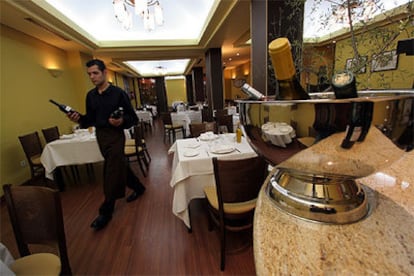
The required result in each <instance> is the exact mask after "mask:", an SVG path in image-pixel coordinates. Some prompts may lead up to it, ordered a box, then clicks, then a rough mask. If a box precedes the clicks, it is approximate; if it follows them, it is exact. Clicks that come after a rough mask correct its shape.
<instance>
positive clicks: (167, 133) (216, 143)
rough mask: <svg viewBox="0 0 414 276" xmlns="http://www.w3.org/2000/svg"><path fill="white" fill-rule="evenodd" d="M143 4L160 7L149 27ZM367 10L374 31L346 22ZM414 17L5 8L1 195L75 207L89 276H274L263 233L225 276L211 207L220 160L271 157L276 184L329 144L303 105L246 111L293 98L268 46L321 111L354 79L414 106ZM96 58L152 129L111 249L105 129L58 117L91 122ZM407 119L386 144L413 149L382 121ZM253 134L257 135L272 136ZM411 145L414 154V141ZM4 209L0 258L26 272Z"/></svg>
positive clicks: (69, 214) (242, 244)
mask: <svg viewBox="0 0 414 276" xmlns="http://www.w3.org/2000/svg"><path fill="white" fill-rule="evenodd" d="M104 2H105V3H104ZM106 2H107V3H106ZM350 2H351V3H350ZM365 2H366V3H365ZM390 2H393V3H392V5H391V3H390ZM139 3H146V5H148V6H147V8H146V9H143V10H142V11H139V12H138V13H137V14H135V12H136V11H137V10H136V9H137V6H138V4H139ZM338 3H339V4H338ZM367 3H369V4H370V5H371V6H369V5H368V4H367ZM351 4H352V5H351ZM365 5H367V6H365ZM351 8H352V9H355V16H360V17H361V18H362V19H361V18H360V19H358V20H359V21H357V20H356V19H354V20H355V21H354V22H349V21H347V20H344V16H345V17H346V15H345V13H344V12H345V11H348V10H349V11H350V10H351ZM134 9H135V11H134ZM282 11H284V12H282ZM320 11H323V12H320ZM288 14H289V15H290V16H288ZM292 15H293V16H292ZM333 15H335V16H333ZM413 15H414V3H413V2H412V1H410V0H399V1H380V0H370V1H349V0H344V1H330V0H326V1H317V0H307V1H302V0H292V1H271V0H266V1H261V0H259V1H256V0H251V1H250V0H249V1H248V0H225V1H223V0H200V1H199V0H197V1H192V0H182V1H167V0H158V1H152V0H148V1H139V0H135V1H133V0H115V1H110V0H105V1H102V0H99V1H98V0H93V1H92V0H88V1H81V0H77V1H58V0H43V1H36V0H26V1H21V0H4V1H0V38H1V39H0V51H1V52H0V53H1V61H0V66H1V72H0V80H1V81H0V93H1V94H0V98H1V103H0V105H1V110H0V118H1V132H0V137H1V148H0V158H1V162H0V169H1V174H0V182H1V185H2V186H3V185H5V184H12V185H22V186H24V185H34V186H36V185H44V186H48V187H51V188H53V189H57V190H59V191H60V197H61V202H62V209H63V220H64V224H65V233H66V243H67V247H68V254H69V261H70V265H71V269H72V273H73V274H74V275H120V274H122V275H138V274H142V275H160V274H167V275H171V274H174V275H177V274H178V275H184V274H185V275H193V274H208V275H216V274H224V275H235V274H236V275H255V274H263V273H262V272H263V271H267V272H269V271H268V270H262V269H258V267H257V266H258V263H259V264H260V265H262V264H263V262H262V258H263V256H261V255H260V259H259V260H258V259H257V258H258V257H257V255H255V253H256V250H258V249H257V248H255V247H254V236H253V231H254V229H253V217H251V218H250V219H251V223H250V224H249V225H250V226H251V227H249V228H248V229H247V230H246V231H245V232H243V233H238V232H236V233H232V232H231V231H228V232H226V233H227V234H226V235H227V241H226V242H225V243H226V247H229V249H228V251H229V252H226V254H225V257H226V261H225V269H224V261H221V260H220V252H221V250H222V248H223V240H222V239H220V236H219V233H220V231H219V229H220V228H215V230H216V231H211V229H210V226H211V225H210V224H211V221H210V220H209V219H210V217H209V211H208V206H209V204H208V203H207V202H206V192H205V187H206V186H208V185H211V184H213V186H214V183H215V182H217V180H216V179H215V175H216V171H215V170H214V167H213V159H214V158H216V157H218V158H219V159H223V160H226V159H228V160H231V159H248V158H253V157H257V156H259V157H260V158H263V159H265V160H266V162H267V165H269V166H268V167H267V169H268V171H267V172H268V173H269V172H270V171H271V170H272V169H273V168H274V166H276V165H277V164H279V163H282V162H284V161H286V160H287V159H288V158H290V157H291V156H293V155H294V154H296V153H298V152H301V151H304V150H306V149H308V148H310V147H311V146H312V145H314V144H315V143H316V142H317V141H318V139H319V138H320V137H319V136H318V135H317V132H318V129H315V128H313V127H314V125H312V123H313V121H312V120H313V119H314V118H316V117H317V116H316V115H315V114H314V113H312V111H311V110H305V111H306V112H305V113H304V114H305V115H304V116H301V117H300V118H298V117H295V115H292V114H299V112H302V111H303V110H298V109H297V108H298V107H303V105H298V106H296V105H293V106H292V105H286V106H283V107H281V108H280V109H277V110H273V109H272V108H271V107H267V106H256V105H255V104H251V105H247V106H248V107H246V105H245V104H240V103H242V102H248V101H250V100H252V98H250V96H249V95H247V94H246V93H244V92H243V91H242V89H241V88H240V86H241V84H244V83H247V84H250V85H251V86H252V87H254V88H255V89H257V90H258V91H260V92H261V93H262V94H263V95H264V96H265V97H266V98H267V99H273V98H274V97H275V96H276V95H277V94H278V92H279V86H278V82H277V78H276V77H277V76H276V73H275V69H274V67H273V66H272V63H271V58H270V57H269V53H268V44H269V43H270V42H271V41H273V40H274V39H276V38H279V37H288V38H289V40H290V44H291V47H292V48H291V49H292V55H293V60H294V65H295V74H296V76H297V78H298V80H299V81H300V85H301V86H302V87H303V88H304V90H305V91H306V93H307V94H309V95H311V96H312V95H315V97H319V95H320V93H322V94H323V93H331V92H332V91H333V90H332V81H331V80H332V78H333V77H334V75H335V74H336V73H337V72H342V71H344V70H348V71H353V73H354V76H355V78H356V84H355V85H356V89H357V90H358V91H386V90H404V91H412V90H413V88H414V67H413V64H414V57H413V56H414V54H413V48H414V46H413V35H412V34H413V32H414V27H413V26H414V25H413V24H412V22H413ZM152 16H153V17H154V19H151V20H154V22H152V21H149V18H150V17H152ZM341 16H342V17H341ZM353 16H354V15H353ZM104 22H105V24H104ZM106 24H108V25H106ZM316 24H320V25H316ZM92 58H98V59H101V60H103V61H104V62H105V63H106V65H107V69H108V70H107V77H108V80H109V81H110V82H111V83H112V84H114V85H116V86H119V87H121V88H122V89H123V90H124V91H125V92H126V93H127V94H128V97H129V99H130V101H131V105H132V106H133V108H134V110H135V112H136V115H137V117H138V119H139V124H138V125H137V126H136V128H131V129H129V130H126V131H125V135H126V138H127V142H126V146H125V153H126V152H127V150H128V151H129V152H128V154H127V153H126V156H128V160H129V165H130V166H131V168H132V169H133V171H134V173H135V175H136V176H137V177H138V178H139V179H140V180H141V182H142V183H143V184H144V186H145V187H146V191H145V193H144V194H143V195H142V196H140V197H139V198H138V200H137V201H136V202H134V203H131V204H126V202H125V200H120V201H117V209H120V211H117V210H116V211H115V212H118V213H117V215H116V216H114V218H113V221H112V222H111V223H110V224H109V225H108V226H107V227H106V228H105V229H104V230H103V231H101V232H99V233H98V232H97V233H95V232H93V231H92V230H91V229H90V227H89V225H90V222H91V221H92V220H93V217H94V215H95V212H96V207H97V206H98V205H99V204H100V202H101V200H102V191H101V190H102V181H103V179H102V174H103V157H102V155H101V154H100V151H99V148H98V145H97V143H96V136H95V134H94V133H95V132H94V131H95V129H94V128H89V129H79V126H77V125H76V124H74V123H73V122H71V121H69V120H68V119H67V117H66V115H65V114H64V113H62V112H59V110H58V109H57V108H56V106H54V105H52V104H51V103H50V102H48V101H49V99H53V100H56V101H57V102H59V103H63V104H66V105H68V106H71V107H72V108H73V109H74V110H77V111H79V112H80V113H84V112H85V96H86V93H87V91H88V90H90V89H91V88H92V87H91V84H90V80H89V77H88V75H87V74H86V73H85V71H86V70H85V63H86V62H87V61H88V60H90V59H92ZM242 106H243V107H242ZM404 108H405V109H404ZM404 108H403V109H404V111H402V113H403V114H402V115H401V116H400V117H398V116H399V115H395V116H394V117H392V119H393V120H394V119H396V117H398V118H401V120H402V121H404V126H405V124H406V123H407V124H408V123H409V122H410V121H412V118H409V116H410V115H409V114H412V113H410V112H412V111H411V109H410V108H409V107H404ZM305 109H306V108H305ZM413 109H414V108H413ZM324 111H326V112H327V113H323V112H324ZM393 111H394V109H392V110H390V109H389V108H387V109H384V110H382V113H378V112H377V113H376V114H375V116H374V119H373V121H374V122H376V123H377V122H378V124H377V125H378V128H379V129H382V131H383V133H387V132H390V133H391V132H393V133H395V132H396V131H398V134H401V132H402V131H403V130H402V129H403V126H402V124H401V126H399V127H395V126H393V128H391V127H390V126H389V124H387V121H386V120H382V116H391V115H389V114H391V113H392V112H393ZM295 112H296V113H295ZM329 112H332V111H331V110H329V111H327V110H322V111H321V113H318V114H319V115H320V116H321V117H320V118H318V119H319V120H321V122H322V123H323V122H324V121H323V119H322V117H323V115H324V114H329V116H330V115H331V113H329ZM395 112H397V111H395ZM247 114H248V115H247ZM264 114H266V115H264ZM301 114H302V113H301ZM384 114H386V115H384ZM395 114H396V113H395ZM327 116H328V115H327ZM165 118H167V119H165ZM258 118H260V120H263V121H260V120H259V119H258ZM275 118H277V120H275ZM407 118H408V119H407ZM315 120H316V119H315ZM327 120H328V119H327ZM259 121H260V122H259ZM276 121H277V122H276ZM244 123H246V124H251V125H254V124H256V125H254V126H253V128H255V131H257V133H253V134H252V132H251V129H249V128H246V129H245V128H244V126H243V124H244ZM325 123H331V122H325ZM304 126H306V127H304ZM52 127H54V128H57V129H58V136H57V139H56V137H55V138H54V139H52V140H47V139H46V137H45V136H44V135H42V130H45V129H48V128H52ZM197 128H198V129H197ZM240 128H241V129H242V130H243V131H242V132H243V134H242V138H241V139H240V141H237V140H238V139H237V135H236V133H237V131H238V130H240ZM256 128H257V129H256ZM240 131H241V130H240ZM26 134H33V135H34V136H36V135H37V137H38V142H39V143H40V144H39V145H38V148H37V149H36V152H35V153H33V149H24V146H23V144H22V143H21V141H20V140H19V137H22V136H24V135H26ZM138 135H139V136H138ZM255 135H256V136H255ZM136 137H139V138H136ZM255 138H257V139H256V140H255ZM252 139H253V142H252ZM405 139H406V140H405V141H404V142H401V143H402V144H404V146H405V147H406V149H407V151H408V149H409V148H410V147H412V146H413V141H412V140H413V138H405ZM407 139H408V142H407ZM410 139H411V140H410ZM395 140H396V139H395ZM263 141H264V142H263ZM262 142H263V145H262V144H260V143H262ZM397 142H398V141H395V143H396V144H397ZM410 143H411V144H410ZM400 145H401V144H400ZM263 149H265V150H263ZM266 149H269V150H266ZM274 149H276V151H277V152H280V153H278V157H277V158H273V156H274V155H273V154H274V152H276V151H274ZM280 149H282V151H279V150H280ZM263 152H265V154H263ZM266 153H267V154H266ZM270 155H272V156H271V157H270V158H269V156H270ZM34 163H35V164H34ZM34 170H36V171H34ZM39 170H40V172H39ZM0 196H1V197H2V200H1V231H0V242H1V243H2V244H4V245H5V246H6V247H7V248H8V249H9V250H10V252H11V253H12V255H13V256H14V257H15V258H17V257H19V250H18V247H17V244H16V242H15V237H14V233H13V227H12V224H11V221H10V220H9V216H8V213H7V206H6V204H5V202H4V200H3V198H4V192H3V189H1V190H0ZM223 208H224V209H226V207H223ZM227 208H228V207H227ZM217 210H218V207H217ZM217 212H218V211H217ZM219 225H220V224H219ZM34 227H35V226H34ZM246 244H247V246H246ZM233 247H234V248H233ZM410 247H411V248H412V244H410ZM240 248H242V250H239V249H240ZM222 254H223V253H222ZM275 262H277V260H275ZM273 265H274V266H277V265H276V264H272V265H271V266H273ZM402 267H404V265H402ZM404 269H405V267H404ZM306 271H308V272H309V271H311V272H315V271H319V270H306ZM362 271H364V270H362ZM403 271H405V270H403ZM279 272H280V271H279ZM319 272H320V271H319ZM359 272H361V271H359ZM364 272H366V270H365V271H364Z"/></svg>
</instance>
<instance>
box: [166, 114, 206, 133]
mask: <svg viewBox="0 0 414 276" xmlns="http://www.w3.org/2000/svg"><path fill="white" fill-rule="evenodd" d="M171 121H172V123H173V124H182V125H183V126H184V128H185V133H186V136H189V135H190V124H192V123H201V122H202V121H203V117H202V115H201V110H198V111H196V110H186V111H180V112H171ZM182 138H184V137H182Z"/></svg>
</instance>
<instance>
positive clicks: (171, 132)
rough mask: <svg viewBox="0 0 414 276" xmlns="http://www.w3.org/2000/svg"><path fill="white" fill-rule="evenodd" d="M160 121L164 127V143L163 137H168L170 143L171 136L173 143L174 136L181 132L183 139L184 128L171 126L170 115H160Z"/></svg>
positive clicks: (175, 125) (176, 125)
mask: <svg viewBox="0 0 414 276" xmlns="http://www.w3.org/2000/svg"><path fill="white" fill-rule="evenodd" d="M160 116H161V120H162V123H163V126H164V143H165V137H167V136H168V141H169V142H171V136H172V137H173V142H174V141H175V135H176V132H177V131H181V132H182V134H183V137H185V128H184V125H182V124H173V123H172V120H171V114H170V113H168V112H161V113H160Z"/></svg>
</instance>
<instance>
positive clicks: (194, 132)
mask: <svg viewBox="0 0 414 276" xmlns="http://www.w3.org/2000/svg"><path fill="white" fill-rule="evenodd" d="M189 127H190V134H191V137H198V136H200V134H201V133H204V132H206V124H205V123H192V124H190V125H189Z"/></svg>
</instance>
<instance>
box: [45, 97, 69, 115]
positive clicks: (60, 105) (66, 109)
mask: <svg viewBox="0 0 414 276" xmlns="http://www.w3.org/2000/svg"><path fill="white" fill-rule="evenodd" d="M49 102H51V103H52V104H54V105H56V106H57V107H59V110H60V111H62V112H64V113H66V114H68V113H73V112H76V111H75V110H74V109H73V108H72V107H70V106H68V105H64V104H60V103H57V102H55V101H54V100H49Z"/></svg>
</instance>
